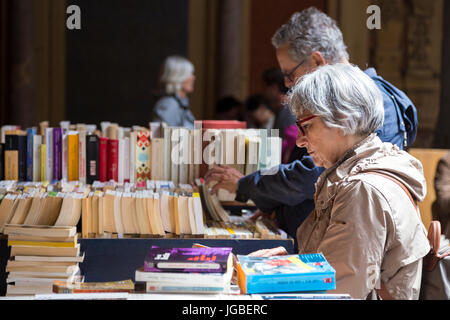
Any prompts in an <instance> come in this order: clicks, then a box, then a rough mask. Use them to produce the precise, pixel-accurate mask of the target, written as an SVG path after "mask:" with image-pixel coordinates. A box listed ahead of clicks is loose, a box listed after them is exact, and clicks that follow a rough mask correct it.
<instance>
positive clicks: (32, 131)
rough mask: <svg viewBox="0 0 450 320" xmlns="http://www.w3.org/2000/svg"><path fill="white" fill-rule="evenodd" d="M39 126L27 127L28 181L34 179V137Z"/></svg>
mask: <svg viewBox="0 0 450 320" xmlns="http://www.w3.org/2000/svg"><path fill="white" fill-rule="evenodd" d="M36 132H37V128H35V127H33V128H28V129H27V181H33V138H34V136H35V135H36Z"/></svg>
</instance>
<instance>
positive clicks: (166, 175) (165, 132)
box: [163, 127, 172, 181]
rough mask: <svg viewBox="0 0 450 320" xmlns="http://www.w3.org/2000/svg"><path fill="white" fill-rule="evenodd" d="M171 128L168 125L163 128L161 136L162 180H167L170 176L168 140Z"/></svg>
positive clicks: (169, 144) (170, 162) (170, 160)
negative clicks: (162, 145) (162, 148)
mask: <svg viewBox="0 0 450 320" xmlns="http://www.w3.org/2000/svg"><path fill="white" fill-rule="evenodd" d="M170 135H171V129H170V127H164V128H163V138H164V155H163V159H164V160H163V161H164V162H163V163H164V169H163V170H164V180H166V181H168V180H170V177H171V169H172V159H171V152H170V150H171V145H172V143H171V141H170Z"/></svg>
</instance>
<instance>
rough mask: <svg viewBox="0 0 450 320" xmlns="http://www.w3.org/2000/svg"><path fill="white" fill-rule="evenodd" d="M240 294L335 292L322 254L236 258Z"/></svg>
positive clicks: (332, 272) (333, 276)
mask: <svg viewBox="0 0 450 320" xmlns="http://www.w3.org/2000/svg"><path fill="white" fill-rule="evenodd" d="M237 259H238V262H239V263H238V264H237V276H238V284H239V288H240V289H241V292H242V293H246V294H250V293H274V292H306V291H308V292H309V291H322V292H325V291H326V290H334V289H336V276H335V274H336V272H335V270H334V269H333V267H332V266H331V265H330V264H329V263H328V261H327V260H326V259H325V257H324V256H323V254H321V253H311V254H296V255H285V256H274V257H250V256H243V255H238V256H237Z"/></svg>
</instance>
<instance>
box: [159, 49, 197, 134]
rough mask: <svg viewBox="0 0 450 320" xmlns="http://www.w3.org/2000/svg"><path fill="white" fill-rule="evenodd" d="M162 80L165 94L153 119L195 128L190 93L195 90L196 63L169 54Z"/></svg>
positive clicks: (172, 124)
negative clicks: (190, 105)
mask: <svg viewBox="0 0 450 320" xmlns="http://www.w3.org/2000/svg"><path fill="white" fill-rule="evenodd" d="M160 82H161V84H162V86H163V91H164V95H163V96H162V97H161V98H159V100H158V101H157V102H156V104H155V106H154V108H153V112H152V117H151V118H152V121H162V122H166V123H167V124H168V125H169V126H172V127H186V128H190V129H193V128H194V120H195V117H194V115H193V114H192V112H191V110H190V109H189V98H188V95H189V94H190V93H192V92H193V91H194V82H195V76H194V65H193V64H192V63H191V62H190V61H189V60H187V59H186V58H183V57H181V56H169V57H167V58H166V60H165V62H164V66H163V72H162V75H161V78H160Z"/></svg>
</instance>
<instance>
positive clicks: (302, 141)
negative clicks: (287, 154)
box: [296, 132, 308, 148]
mask: <svg viewBox="0 0 450 320" xmlns="http://www.w3.org/2000/svg"><path fill="white" fill-rule="evenodd" d="M296 144H297V147H299V148H305V147H306V145H307V144H308V141H307V139H306V136H305V135H303V134H301V133H300V132H299V133H298V136H297V140H296Z"/></svg>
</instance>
